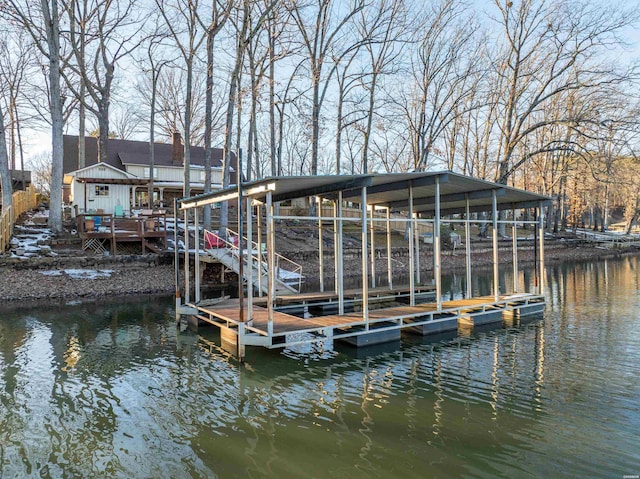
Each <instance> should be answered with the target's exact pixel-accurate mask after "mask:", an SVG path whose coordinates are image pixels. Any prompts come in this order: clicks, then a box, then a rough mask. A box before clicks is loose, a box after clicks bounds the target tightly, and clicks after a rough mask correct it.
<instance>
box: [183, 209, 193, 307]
mask: <svg viewBox="0 0 640 479" xmlns="http://www.w3.org/2000/svg"><path fill="white" fill-rule="evenodd" d="M189 262H190V254H189V210H185V211H184V302H185V303H190V302H191V295H190V289H191V285H190V284H189V275H190V271H189Z"/></svg>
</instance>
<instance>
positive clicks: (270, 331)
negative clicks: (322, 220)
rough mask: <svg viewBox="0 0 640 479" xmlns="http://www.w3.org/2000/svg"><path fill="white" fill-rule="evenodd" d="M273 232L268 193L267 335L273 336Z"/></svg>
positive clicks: (274, 290)
mask: <svg viewBox="0 0 640 479" xmlns="http://www.w3.org/2000/svg"><path fill="white" fill-rule="evenodd" d="M274 248H275V232H274V230H273V201H272V195H271V192H270V191H269V192H268V193H267V290H268V293H267V314H268V323H267V334H268V335H269V336H272V335H273V303H274V299H275V295H276V271H275V266H276V262H275V251H274Z"/></svg>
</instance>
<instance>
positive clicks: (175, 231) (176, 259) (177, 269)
mask: <svg viewBox="0 0 640 479" xmlns="http://www.w3.org/2000/svg"><path fill="white" fill-rule="evenodd" d="M173 266H174V268H173V273H174V280H175V287H176V320H179V319H180V314H179V313H178V307H179V306H181V305H182V303H181V300H180V249H179V248H178V199H177V198H176V199H175V200H174V201H173Z"/></svg>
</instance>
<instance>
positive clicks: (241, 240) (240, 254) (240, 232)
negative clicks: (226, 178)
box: [236, 148, 245, 323]
mask: <svg viewBox="0 0 640 479" xmlns="http://www.w3.org/2000/svg"><path fill="white" fill-rule="evenodd" d="M236 177H237V178H236V183H237V184H238V206H237V208H238V302H239V306H238V308H239V311H238V313H239V317H238V320H239V321H240V322H241V323H244V249H245V248H244V238H243V237H244V227H243V223H242V210H243V208H242V206H243V205H242V148H241V149H240V151H238V156H237V165H236Z"/></svg>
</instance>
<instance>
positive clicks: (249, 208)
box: [246, 198, 260, 323]
mask: <svg viewBox="0 0 640 479" xmlns="http://www.w3.org/2000/svg"><path fill="white" fill-rule="evenodd" d="M259 254H260V242H258V255H259ZM247 267H248V268H249V269H248V270H247V317H246V320H247V322H248V323H251V320H252V319H253V207H252V206H251V198H247Z"/></svg>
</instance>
